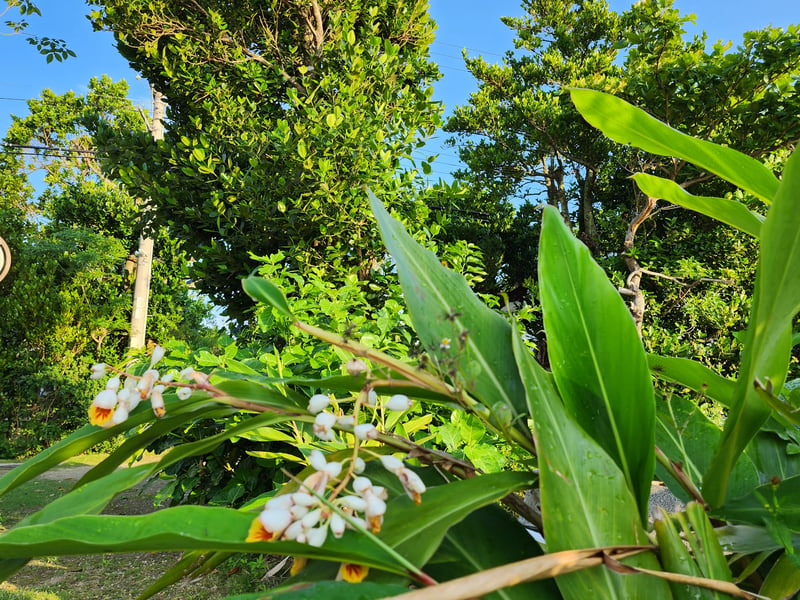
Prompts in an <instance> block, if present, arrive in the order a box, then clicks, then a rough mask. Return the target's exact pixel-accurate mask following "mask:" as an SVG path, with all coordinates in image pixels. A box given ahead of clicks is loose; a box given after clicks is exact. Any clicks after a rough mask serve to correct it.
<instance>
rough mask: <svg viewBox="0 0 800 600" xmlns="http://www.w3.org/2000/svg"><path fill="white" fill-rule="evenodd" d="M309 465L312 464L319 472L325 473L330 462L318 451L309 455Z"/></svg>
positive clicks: (315, 450)
mask: <svg viewBox="0 0 800 600" xmlns="http://www.w3.org/2000/svg"><path fill="white" fill-rule="evenodd" d="M308 464H310V465H311V466H312V467H314V469H316V470H317V471H324V470H325V466H326V465H327V464H328V462H327V461H326V460H325V455H324V454H322V452H320V451H319V450H317V449H314V450H312V451H311V454H309V455H308Z"/></svg>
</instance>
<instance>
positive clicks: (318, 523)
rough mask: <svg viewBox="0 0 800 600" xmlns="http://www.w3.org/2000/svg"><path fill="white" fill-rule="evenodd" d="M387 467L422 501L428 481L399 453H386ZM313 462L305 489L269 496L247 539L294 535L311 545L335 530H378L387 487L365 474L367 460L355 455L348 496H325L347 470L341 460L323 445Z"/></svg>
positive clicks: (290, 537)
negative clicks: (327, 454)
mask: <svg viewBox="0 0 800 600" xmlns="http://www.w3.org/2000/svg"><path fill="white" fill-rule="evenodd" d="M380 460H381V463H382V464H383V466H384V467H385V468H386V469H387V470H388V471H390V472H391V473H394V474H395V475H396V476H397V478H398V479H399V480H400V482H401V483H402V484H403V487H404V489H405V490H406V492H407V493H408V495H409V496H410V497H411V498H412V499H413V500H414V501H415V502H416V503H419V502H420V495H421V494H422V493H423V492H424V491H425V484H423V483H422V480H421V479H420V478H419V476H418V475H417V474H416V473H414V472H413V471H411V470H410V469H408V468H406V466H405V465H404V464H403V461H401V460H400V459H398V458H396V457H394V456H381V457H380ZM309 464H310V465H311V467H313V469H314V473H312V474H311V475H309V476H308V477H306V478H305V480H303V482H302V485H301V488H300V490H298V491H297V492H295V493H293V494H284V495H281V496H276V497H274V498H272V499H270V500H268V501H267V503H266V504H265V505H264V510H263V511H262V512H261V514H259V515H258V517H257V518H256V519H255V520H254V521H253V523H252V525H251V526H250V532H249V534H248V536H247V541H248V542H262V541H272V540H279V539H280V540H291V541H295V542H299V543H302V544H310V545H311V546H321V545H322V544H324V543H325V540H326V539H327V537H328V533H329V532H330V533H331V534H332V535H333V536H334V537H335V538H340V537H342V535H344V532H345V530H346V529H360V530H364V529H369V530H370V531H371V532H372V533H378V532H379V531H380V530H381V526H382V524H383V516H384V514H385V513H386V500H387V498H388V493H387V491H386V488H384V487H382V486H378V485H374V484H373V483H372V481H371V480H370V479H369V478H367V477H364V476H363V475H361V473H363V471H364V461H363V460H362V459H361V458H356V462H355V464H354V465H353V472H354V473H355V474H356V475H357V477H355V478H354V479H353V480H352V482H350V485H351V488H352V492H351V493H349V494H347V495H344V496H334V494H331V496H330V497H328V498H325V495H326V490H327V488H328V484H329V483H331V482H332V481H334V480H336V478H337V477H338V476H339V475H340V474H341V472H342V468H343V467H342V463H339V462H328V461H327V460H326V459H325V456H324V455H323V454H322V452H320V451H319V450H313V451H312V452H311V455H310V456H309Z"/></svg>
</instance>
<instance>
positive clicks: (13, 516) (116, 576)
mask: <svg viewBox="0 0 800 600" xmlns="http://www.w3.org/2000/svg"><path fill="white" fill-rule="evenodd" d="M97 460H98V459H97V458H96V457H85V458H79V461H78V462H77V463H76V462H73V463H71V464H70V465H68V466H66V467H63V468H59V469H53V470H51V471H48V472H47V473H44V474H42V475H41V476H39V477H37V478H36V479H35V480H33V481H31V482H28V483H26V484H24V485H22V486H20V487H19V488H17V489H15V490H12V491H11V492H9V493H8V494H6V495H5V496H3V497H2V498H0V532H2V531H3V530H4V529H7V528H9V527H11V526H13V525H14V523H16V522H17V521H19V520H20V519H22V518H23V517H24V516H25V515H27V514H30V513H32V512H34V511H36V510H38V509H39V508H41V507H42V506H44V505H45V504H46V503H48V502H50V501H51V500H52V499H54V498H56V497H58V496H60V495H62V494H64V493H66V492H67V491H69V489H70V488H71V486H72V485H73V484H74V483H75V482H76V481H77V480H78V479H79V478H80V477H81V476H82V475H83V474H84V473H85V472H86V471H87V470H88V469H89V468H90V466H91V463H95V462H97ZM86 463H88V464H86ZM4 472H5V470H4V469H3V465H2V464H0V475H2V474H3V473H4ZM161 485H162V484H161V482H159V481H155V482H149V483H147V482H145V483H143V484H141V485H139V486H137V487H135V488H132V489H130V490H127V491H126V492H123V493H121V494H119V495H118V496H117V497H116V498H114V500H113V501H112V502H111V503H110V504H109V505H108V507H107V508H106V510H105V511H104V512H105V513H107V514H119V515H137V514H145V513H148V512H152V511H154V510H158V508H159V507H157V506H155V500H156V494H157V491H158V490H159V489H160V487H161ZM179 558H180V554H179V553H139V554H105V555H95V556H68V557H48V558H45V559H41V560H35V561H31V562H30V563H29V564H28V565H27V566H26V567H25V568H23V569H22V570H21V571H19V572H18V573H17V574H15V575H14V576H13V577H11V578H10V579H9V580H8V581H6V582H4V583H0V600H107V599H109V598H114V599H115V600H116V599H119V600H128V599H130V600H133V599H135V598H137V597H138V595H139V594H140V593H141V592H142V591H144V590H145V589H146V588H147V587H148V585H149V584H151V583H153V582H154V581H155V580H156V579H158V577H159V576H160V575H161V574H162V573H163V572H164V571H166V570H167V569H169V568H170V567H171V566H172V565H173V564H174V563H175V562H176V561H177V560H178V559H179ZM270 566H271V565H269V564H266V563H265V562H264V561H263V559H262V558H260V557H256V556H255V555H252V556H247V557H239V558H235V559H233V558H232V559H229V560H228V561H226V562H224V563H222V565H220V566H219V567H218V568H217V569H215V570H214V571H213V572H212V573H211V574H210V575H208V576H207V577H205V578H203V579H202V580H199V581H196V580H195V581H181V582H179V583H177V584H175V585H173V586H171V587H170V588H167V589H166V590H164V591H162V592H159V593H158V594H157V595H155V596H153V598H156V599H157V600H167V599H176V598H180V599H181V600H218V599H221V598H225V597H226V596H229V595H232V594H238V593H244V592H252V591H258V590H262V589H265V588H267V587H269V584H270V583H272V582H271V581H270V579H269V578H268V577H265V575H266V573H267V571H268V569H269V567H270ZM278 575H280V574H278Z"/></svg>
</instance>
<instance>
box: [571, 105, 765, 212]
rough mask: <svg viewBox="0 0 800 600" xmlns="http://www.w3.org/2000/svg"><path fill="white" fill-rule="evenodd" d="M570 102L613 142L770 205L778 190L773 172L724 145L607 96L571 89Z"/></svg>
mask: <svg viewBox="0 0 800 600" xmlns="http://www.w3.org/2000/svg"><path fill="white" fill-rule="evenodd" d="M570 95H571V96H572V102H573V103H574V104H575V107H576V108H577V109H578V112H580V113H581V115H583V118H584V119H586V120H587V121H588V122H589V124H590V125H592V126H593V127H596V128H597V129H599V130H600V131H602V132H603V133H604V134H605V135H607V136H608V137H610V138H611V139H612V140H614V141H615V142H618V143H620V144H630V145H631V146H636V147H637V148H641V149H642V150H645V151H647V152H652V153H653V154H658V155H660V156H675V157H677V158H682V159H683V160H687V161H689V162H690V163H692V164H694V165H696V166H698V167H700V168H702V169H705V170H706V171H710V172H711V173H714V174H715V175H719V176H720V177H722V178H723V179H724V180H726V181H729V182H730V183H732V184H734V185H735V186H737V187H740V188H742V189H743V190H746V191H748V192H750V193H751V194H753V195H755V196H757V197H758V198H761V199H762V200H763V201H764V202H765V203H767V204H769V203H770V202H771V201H772V198H773V197H774V196H775V192H776V190H777V189H778V180H777V178H776V177H775V175H773V173H772V172H771V171H770V170H769V169H767V168H766V167H765V166H764V165H763V164H761V163H760V162H758V161H757V160H756V159H754V158H751V157H749V156H747V155H746V154H742V153H741V152H738V151H736V150H734V149H733V148H728V147H725V146H718V145H717V144H713V143H711V142H706V141H704V140H698V139H695V138H693V137H691V136H688V135H686V134H685V133H681V132H680V131H677V130H675V129H673V128H672V127H670V126H669V125H665V124H664V123H662V122H661V121H659V120H658V119H655V118H653V117H651V116H650V115H649V114H647V113H646V112H645V111H643V110H642V109H640V108H636V107H635V106H632V105H630V104H628V103H627V102H625V101H624V100H621V99H620V98H616V97H614V96H611V95H609V94H604V93H602V92H597V91H594V90H586V89H571V90H570Z"/></svg>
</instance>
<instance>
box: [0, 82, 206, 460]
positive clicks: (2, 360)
mask: <svg viewBox="0 0 800 600" xmlns="http://www.w3.org/2000/svg"><path fill="white" fill-rule="evenodd" d="M127 91H128V88H127V84H125V83H124V82H118V83H113V82H111V81H110V80H108V79H107V78H102V79H93V80H92V81H91V82H90V85H89V92H88V93H87V95H86V96H85V97H82V96H76V95H75V94H74V93H71V92H70V93H67V94H64V95H63V96H57V95H55V94H53V93H52V92H50V91H49V90H45V91H44V92H43V93H42V95H41V97H40V98H38V99H35V100H31V101H30V102H29V103H28V108H29V110H30V115H29V116H27V117H25V118H19V117H14V119H13V123H12V125H11V127H10V129H9V131H8V133H7V135H6V138H5V142H4V152H3V153H2V154H0V173H2V176H0V184H2V186H3V194H2V205H0V231H2V234H3V237H4V238H6V239H7V240H8V242H9V245H10V246H11V248H12V253H13V255H14V261H13V264H12V270H11V272H10V274H9V277H8V278H6V279H5V280H4V281H3V282H2V283H0V286H1V287H2V294H0V320H1V321H2V323H3V326H2V329H1V330H0V365H2V368H0V371H1V372H2V375H0V404H1V405H2V412H3V414H4V415H5V416H7V417H8V419H7V420H5V421H4V422H3V423H0V427H2V428H3V439H4V440H5V441H4V443H3V445H2V446H0V454H2V455H5V456H15V455H18V454H22V453H26V452H30V451H31V450H36V449H38V448H41V447H42V446H46V445H48V444H49V443H51V442H52V441H55V440H57V439H59V438H60V437H61V436H63V435H64V434H65V433H67V432H69V431H70V430H71V429H74V428H75V427H76V426H78V425H79V424H80V423H81V422H82V421H83V420H84V419H85V409H86V406H87V399H88V397H89V396H90V392H91V389H92V387H93V386H92V384H90V383H88V382H87V380H86V373H87V372H88V371H87V370H88V368H89V366H90V365H91V364H93V363H95V362H98V361H107V362H110V363H115V362H118V361H120V360H121V359H122V357H123V356H124V355H125V351H126V347H127V346H126V342H127V337H128V323H129V319H130V310H131V285H132V273H131V271H130V269H129V268H127V267H128V266H129V265H131V264H132V261H131V260H130V259H131V258H132V257H131V256H130V255H131V254H132V252H133V250H134V249H135V245H136V240H137V237H138V227H137V223H138V221H139V212H140V207H139V206H138V204H137V202H136V201H135V200H134V199H133V198H132V197H131V196H129V195H128V194H127V193H126V192H125V191H123V190H122V189H121V188H120V187H119V186H118V185H117V184H116V183H115V182H113V181H111V180H109V179H107V178H105V177H104V176H103V175H102V172H101V171H100V168H99V163H98V161H97V159H96V157H95V149H94V145H93V142H92V138H91V135H90V134H89V132H88V130H87V129H86V127H85V126H84V123H85V122H89V123H95V122H96V120H97V119H98V118H102V119H103V120H104V121H105V122H106V123H107V126H108V127H116V128H125V129H127V128H143V120H142V117H141V116H140V115H139V114H138V113H137V111H136V110H135V109H134V107H133V106H131V105H130V102H129V101H128V100H126V95H127ZM31 154H33V155H34V156H30V155H31ZM33 168H42V169H44V170H45V183H46V186H47V187H46V188H45V190H44V191H43V192H42V193H41V194H40V196H39V197H38V198H37V199H36V201H35V202H34V200H33V197H34V191H33V189H32V188H31V186H30V185H29V184H28V183H27V171H28V170H29V169H33ZM158 237H159V243H158V248H159V251H158V254H157V256H156V260H155V263H154V264H155V273H156V275H155V277H154V278H153V279H154V283H153V293H152V295H151V304H150V315H151V320H150V335H151V337H152V338H154V339H166V338H168V337H170V336H173V335H175V336H181V337H185V338H192V337H193V336H194V337H196V335H197V333H198V332H199V331H201V330H202V320H203V318H204V316H205V312H206V311H205V306H204V304H203V303H202V302H200V301H199V300H197V299H196V298H193V297H192V296H191V295H190V294H189V292H188V290H187V289H186V285H185V278H186V257H185V255H184V253H183V252H182V250H181V249H180V246H179V244H178V243H177V242H175V241H173V240H171V239H170V238H169V236H168V235H167V234H166V232H164V231H163V230H162V231H159V232H158Z"/></svg>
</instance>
